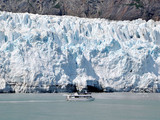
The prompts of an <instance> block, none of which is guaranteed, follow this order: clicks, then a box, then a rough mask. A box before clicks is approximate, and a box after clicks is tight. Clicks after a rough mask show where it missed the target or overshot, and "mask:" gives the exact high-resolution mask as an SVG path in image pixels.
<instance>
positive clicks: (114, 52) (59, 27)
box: [0, 12, 160, 93]
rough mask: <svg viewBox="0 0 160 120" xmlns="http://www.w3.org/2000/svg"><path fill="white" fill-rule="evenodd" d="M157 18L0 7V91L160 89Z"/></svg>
mask: <svg viewBox="0 0 160 120" xmlns="http://www.w3.org/2000/svg"><path fill="white" fill-rule="evenodd" d="M159 61H160V22H159V21H153V20H149V21H144V20H141V19H137V20H133V21H110V20H106V19H89V18H78V17H72V16H49V15H48V16H47V15H38V14H29V13H11V12H0V92H16V93H19V92H22V93H28V92H29V93H30V92H55V91H58V92H66V91H67V92H68V91H70V92H72V91H74V89H75V88H76V89H77V90H83V89H86V88H87V87H89V86H90V87H93V88H97V89H99V90H101V91H106V92H111V91H118V92H160V70H159V68H160V62H159Z"/></svg>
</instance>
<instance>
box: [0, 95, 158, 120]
mask: <svg viewBox="0 0 160 120" xmlns="http://www.w3.org/2000/svg"><path fill="white" fill-rule="evenodd" d="M92 95H93V97H95V101H92V102H69V101H66V100H65V94H0V120H160V94H153V93H152V94H139V93H138V94H137V93H136V94H134V93H94V94H92Z"/></svg>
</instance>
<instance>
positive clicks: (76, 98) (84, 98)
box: [66, 93, 95, 101]
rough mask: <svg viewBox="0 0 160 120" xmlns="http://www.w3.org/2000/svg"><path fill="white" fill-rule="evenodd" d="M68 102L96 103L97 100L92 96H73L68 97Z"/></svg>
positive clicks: (76, 94)
mask: <svg viewBox="0 0 160 120" xmlns="http://www.w3.org/2000/svg"><path fill="white" fill-rule="evenodd" d="M66 99H67V101H94V100H95V98H93V97H92V96H91V94H78V93H75V94H71V95H67V96H66Z"/></svg>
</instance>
